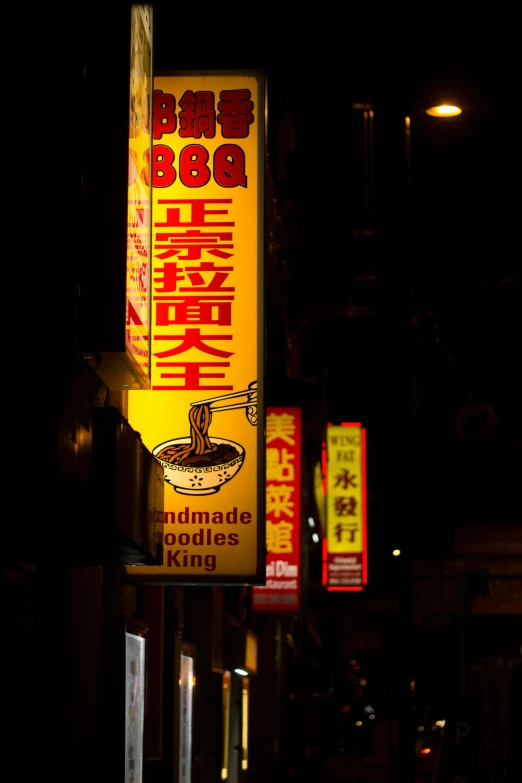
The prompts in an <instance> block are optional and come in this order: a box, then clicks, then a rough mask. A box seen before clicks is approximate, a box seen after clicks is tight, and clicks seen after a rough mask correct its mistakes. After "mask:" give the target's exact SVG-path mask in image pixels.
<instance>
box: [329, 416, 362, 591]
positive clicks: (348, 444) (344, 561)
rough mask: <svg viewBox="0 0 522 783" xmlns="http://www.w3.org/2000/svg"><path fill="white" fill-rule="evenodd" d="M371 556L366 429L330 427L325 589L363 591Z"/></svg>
mask: <svg viewBox="0 0 522 783" xmlns="http://www.w3.org/2000/svg"><path fill="white" fill-rule="evenodd" d="M367 557H368V553H367V542H366V430H365V429H364V428H363V427H361V425H360V424H358V423H357V424H340V425H333V424H328V426H327V428H326V538H325V539H324V541H323V578H322V582H323V586H324V587H326V588H327V590H362V589H363V585H365V584H366V583H367V581H368V565H367Z"/></svg>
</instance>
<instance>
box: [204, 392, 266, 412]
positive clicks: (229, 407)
mask: <svg viewBox="0 0 522 783" xmlns="http://www.w3.org/2000/svg"><path fill="white" fill-rule="evenodd" d="M245 395H248V396H250V399H249V400H247V401H246V402H236V403H232V405H219V406H214V407H212V403H214V402H220V401H221V400H231V399H234V398H235V397H244V396H245ZM252 397H253V398H254V399H252ZM256 398H257V390H256V389H245V390H244V391H237V392H231V393H230V394H222V395H221V396H220V397H211V398H210V399H208V400H198V401H197V402H191V403H190V404H191V405H210V411H211V412H212V413H217V412H218V411H231V410H234V409H235V408H252V407H255V406H256V403H257V399H256Z"/></svg>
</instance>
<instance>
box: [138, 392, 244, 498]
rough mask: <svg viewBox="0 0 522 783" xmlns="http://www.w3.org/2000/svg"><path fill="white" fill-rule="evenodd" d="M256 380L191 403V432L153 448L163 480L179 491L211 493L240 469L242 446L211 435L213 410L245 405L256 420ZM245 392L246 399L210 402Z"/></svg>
mask: <svg viewBox="0 0 522 783" xmlns="http://www.w3.org/2000/svg"><path fill="white" fill-rule="evenodd" d="M256 389H257V384H256V383H255V382H254V383H253V384H250V385H249V388H248V390H247V391H245V392H235V393H232V394H227V395H223V396H222V397H219V398H215V399H213V400H204V401H202V402H197V403H192V404H191V408H190V411H189V422H190V435H188V436H186V437H182V438H173V439H172V440H167V441H164V442H163V443H160V444H158V445H157V446H156V447H155V448H154V449H153V451H152V453H153V455H154V457H156V459H157V460H158V462H160V464H161V465H162V467H163V472H164V476H165V481H166V482H167V483H168V484H171V485H172V486H173V487H174V489H175V491H176V492H179V493H180V494H182V495H211V494H213V493H215V492H219V490H220V489H221V487H222V486H223V485H224V484H226V483H228V482H229V481H230V480H231V479H233V478H234V476H235V475H237V473H238V472H239V470H240V469H241V467H242V465H243V462H244V461H245V449H244V448H243V446H241V445H240V444H239V443H236V442H235V441H233V440H229V439H228V438H218V437H210V436H209V435H208V429H209V426H210V422H211V420H212V412H213V411H220V410H231V409H232V408H246V413H247V419H248V421H249V423H250V424H252V425H253V426H256V424H257V390H256ZM245 394H246V395H247V402H246V403H233V404H231V405H229V404H227V405H225V406H221V407H212V403H214V402H215V401H216V399H218V400H222V399H229V398H231V397H239V396H240V395H245Z"/></svg>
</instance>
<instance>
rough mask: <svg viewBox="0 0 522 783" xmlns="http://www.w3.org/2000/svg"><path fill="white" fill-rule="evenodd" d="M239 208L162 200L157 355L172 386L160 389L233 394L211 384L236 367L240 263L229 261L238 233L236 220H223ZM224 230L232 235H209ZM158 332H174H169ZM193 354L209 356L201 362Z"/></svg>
mask: <svg viewBox="0 0 522 783" xmlns="http://www.w3.org/2000/svg"><path fill="white" fill-rule="evenodd" d="M231 204H232V199H159V201H158V206H159V207H164V214H163V215H160V216H159V217H158V219H157V220H155V221H154V232H155V233H154V258H155V259H156V261H155V264H154V276H153V290H154V296H153V301H154V303H155V309H154V329H153V357H154V362H155V365H154V366H155V367H156V368H158V369H160V378H161V380H162V381H166V383H160V384H154V386H153V388H154V389H172V390H208V389H218V390H224V391H230V390H231V389H232V388H233V386H232V385H230V384H225V383H221V382H217V381H214V382H212V383H209V381H208V380H207V379H211V378H214V379H223V378H225V372H224V370H225V369H226V368H228V367H230V361H229V360H230V358H231V357H232V356H233V354H234V352H233V351H232V350H229V349H230V343H231V341H232V337H233V335H232V325H233V303H234V293H235V286H234V285H233V274H234V265H233V264H231V263H230V262H229V261H227V259H229V258H231V257H232V256H233V250H234V242H233V232H232V230H230V229H233V228H234V226H235V222H234V221H232V220H216V219H215V216H218V215H219V216H227V215H228V212H229V209H230V206H229V205H231ZM225 205H226V206H225ZM218 207H219V208H218ZM187 213H188V214H187ZM162 218H163V219H162ZM216 227H218V228H222V227H226V228H227V229H228V230H227V231H224V232H219V231H217V232H216V231H214V232H213V233H211V232H210V231H207V230H206V229H207V228H216ZM165 229H168V230H165ZM221 239H225V240H226V242H225V244H224V245H220V240H221ZM225 247H226V251H225ZM209 255H210V256H213V258H212V259H211V260H207V257H208V256H209ZM215 258H217V259H218V260H214V259H215ZM170 259H175V260H170ZM220 261H223V263H220ZM158 327H168V333H165V332H164V330H163V329H161V330H160V331H159V330H158ZM171 327H172V329H171ZM192 349H195V351H196V352H197V353H198V354H200V355H201V360H198V361H195V360H194V351H193V350H192ZM184 355H190V356H191V359H190V361H189V360H185V361H183V358H184ZM173 357H174V360H173ZM209 357H210V358H211V359H212V361H209V360H208V359H209ZM215 359H220V360H225V361H215ZM216 368H217V370H218V371H217V372H216Z"/></svg>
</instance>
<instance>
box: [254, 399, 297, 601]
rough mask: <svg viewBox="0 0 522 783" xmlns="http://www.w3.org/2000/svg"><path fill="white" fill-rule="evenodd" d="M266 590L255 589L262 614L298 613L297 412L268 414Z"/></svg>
mask: <svg viewBox="0 0 522 783" xmlns="http://www.w3.org/2000/svg"><path fill="white" fill-rule="evenodd" d="M266 516H267V521H266V528H267V529H266V549H267V554H266V586H265V587H254V588H253V590H252V606H253V608H254V609H259V610H261V611H267V610H271V611H274V610H275V611H284V612H289V611H290V612H292V611H297V609H299V595H300V583H301V409H300V408H267V413H266Z"/></svg>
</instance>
